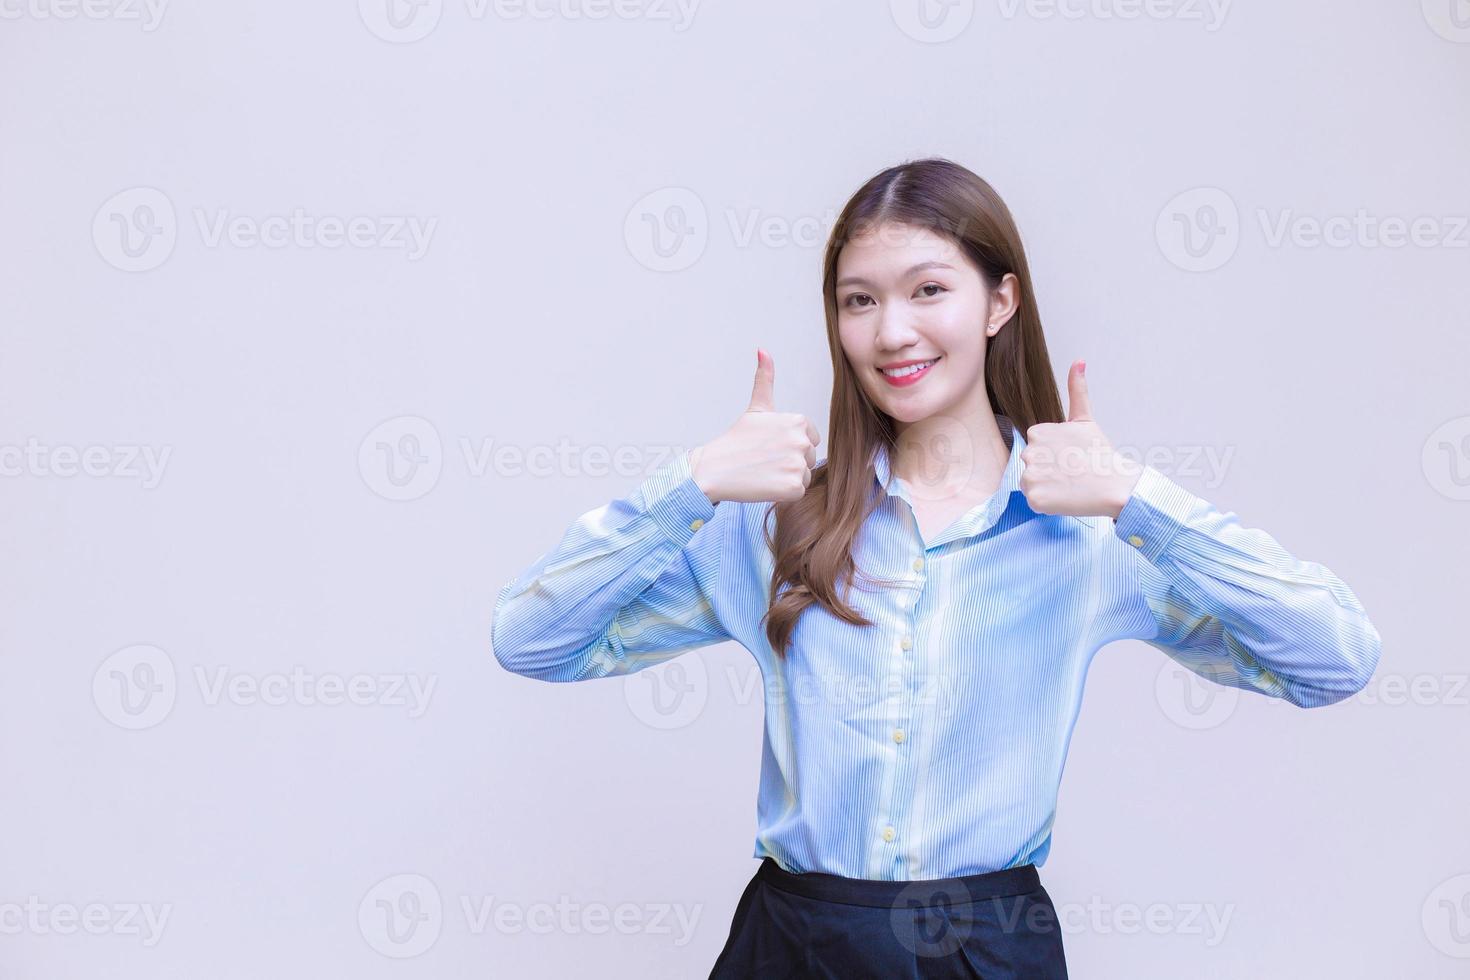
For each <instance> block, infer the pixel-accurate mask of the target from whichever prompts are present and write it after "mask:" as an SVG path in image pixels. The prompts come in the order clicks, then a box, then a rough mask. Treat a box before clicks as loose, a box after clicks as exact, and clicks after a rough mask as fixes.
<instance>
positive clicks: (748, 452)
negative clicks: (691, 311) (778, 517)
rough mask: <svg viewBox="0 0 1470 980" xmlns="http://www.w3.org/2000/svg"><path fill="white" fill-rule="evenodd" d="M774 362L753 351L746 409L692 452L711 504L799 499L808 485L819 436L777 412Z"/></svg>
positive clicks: (803, 421) (800, 420)
mask: <svg viewBox="0 0 1470 980" xmlns="http://www.w3.org/2000/svg"><path fill="white" fill-rule="evenodd" d="M775 388H776V362H775V361H773V360H772V359H771V355H770V354H767V353H766V352H765V351H763V350H757V351H756V368H755V385H754V387H753V388H752V389H751V393H750V404H749V405H748V406H747V407H746V409H745V412H744V414H742V415H741V416H740V417H739V418H738V419H736V420H735V424H734V425H732V426H730V428H729V429H727V430H726V431H725V433H724V434H723V435H721V436H720V437H719V438H717V439H715V440H713V441H711V442H709V443H707V444H705V445H703V446H700V447H699V448H697V449H694V450H692V451H691V452H690V454H689V455H690V463H691V466H692V467H693V475H694V482H695V483H697V484H699V489H701V490H703V491H704V493H705V496H707V497H709V499H710V500H711V502H713V503H719V502H720V501H721V500H743V501H747V502H759V501H767V500H770V501H783V500H799V499H800V498H801V496H802V495H803V494H805V493H806V488H807V487H808V486H809V485H810V484H811V482H812V469H813V468H814V467H815V466H816V465H817V443H818V442H820V441H821V434H820V433H818V432H817V427H816V426H815V425H812V423H811V422H810V421H809V420H808V419H807V417H806V416H805V415H799V414H797V413H795V412H778V411H776V393H775Z"/></svg>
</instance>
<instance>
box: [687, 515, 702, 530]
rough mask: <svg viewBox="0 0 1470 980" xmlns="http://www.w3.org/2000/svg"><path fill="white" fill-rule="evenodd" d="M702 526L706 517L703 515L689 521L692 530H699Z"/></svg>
mask: <svg viewBox="0 0 1470 980" xmlns="http://www.w3.org/2000/svg"><path fill="white" fill-rule="evenodd" d="M702 527H704V518H703V517H697V518H695V519H694V520H692V521H690V522H689V530H691V531H698V530H699V529H700V528H702Z"/></svg>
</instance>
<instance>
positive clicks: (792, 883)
mask: <svg viewBox="0 0 1470 980" xmlns="http://www.w3.org/2000/svg"><path fill="white" fill-rule="evenodd" d="M755 876H756V878H757V879H758V880H760V881H763V882H765V883H766V884H768V885H770V886H771V887H773V888H779V889H781V890H782V891H784V892H790V893H792V894H794V895H801V896H803V897H805V898H814V899H817V900H819V901H823V902H838V903H841V904H843V905H867V906H870V907H872V908H919V907H932V906H936V905H962V904H964V903H965V902H974V901H980V900H983V899H987V898H1006V897H1009V896H1012V895H1025V894H1028V893H1030V892H1034V891H1036V890H1037V889H1039V888H1040V887H1041V875H1040V874H1038V873H1037V871H1036V865H1034V864H1021V865H1017V866H1016V867H1014V868H1004V869H1002V870H1000V871H987V872H985V873H984V874H975V875H964V876H962V877H958V878H920V879H918V880H915V881H879V880H876V879H872V878H844V877H842V876H841V875H833V874H826V873H824V872H820V871H804V872H801V873H800V874H797V873H795V872H791V871H787V870H785V869H784V868H782V867H781V866H780V865H779V864H777V863H776V861H775V859H774V858H772V857H771V856H770V855H766V856H765V857H763V858H762V859H761V866H760V868H759V869H758V870H757V871H756V873H755Z"/></svg>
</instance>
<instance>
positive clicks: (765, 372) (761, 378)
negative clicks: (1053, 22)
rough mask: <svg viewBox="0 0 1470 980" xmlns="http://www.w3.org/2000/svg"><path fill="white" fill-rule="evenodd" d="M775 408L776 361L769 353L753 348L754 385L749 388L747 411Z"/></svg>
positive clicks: (762, 410)
mask: <svg viewBox="0 0 1470 980" xmlns="http://www.w3.org/2000/svg"><path fill="white" fill-rule="evenodd" d="M775 410H776V362H775V361H774V360H772V359H771V355H770V354H767V353H766V352H765V351H763V350H761V349H760V348H759V347H757V348H756V349H755V385H754V387H752V388H751V390H750V406H749V407H748V408H747V409H746V411H747V412H774V411H775Z"/></svg>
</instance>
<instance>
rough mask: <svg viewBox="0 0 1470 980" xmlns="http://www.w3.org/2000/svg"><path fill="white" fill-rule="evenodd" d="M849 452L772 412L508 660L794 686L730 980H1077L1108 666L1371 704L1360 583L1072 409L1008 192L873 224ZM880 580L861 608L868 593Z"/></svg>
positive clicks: (1084, 402)
mask: <svg viewBox="0 0 1470 980" xmlns="http://www.w3.org/2000/svg"><path fill="white" fill-rule="evenodd" d="M822 291H823V295H824V297H825V300H826V316H827V339H828V343H829V346H830V349H831V354H832V369H833V379H834V380H833V388H832V401H831V415H830V429H829V431H830V434H831V447H832V448H831V452H830V455H829V456H827V457H824V458H822V459H820V460H819V459H818V458H817V457H816V447H817V444H818V442H819V436H818V433H817V431H816V429H815V428H814V427H813V426H812V424H811V423H810V422H809V421H807V420H806V419H805V418H803V417H802V416H800V415H797V414H793V413H785V412H780V411H778V410H777V409H776V403H775V397H774V394H773V391H774V365H773V364H772V362H771V359H770V357H769V355H767V354H765V353H764V352H763V351H758V352H757V370H756V381H755V389H754V393H753V395H752V398H751V401H750V405H749V406H748V408H747V410H746V411H745V413H744V414H742V415H741V416H740V418H739V419H738V420H737V421H736V422H735V424H734V425H733V426H731V428H730V429H729V430H728V431H727V432H725V433H724V434H723V435H721V436H719V437H718V438H716V439H714V440H712V441H710V442H709V443H707V444H705V445H703V446H700V447H699V448H697V449H695V450H693V451H691V452H689V453H687V454H681V455H679V456H678V457H676V458H675V459H673V460H672V461H671V462H669V463H668V464H667V465H665V466H664V467H662V468H661V469H659V470H658V471H657V472H655V473H654V474H653V475H651V476H650V477H648V478H647V479H646V480H645V481H644V482H643V483H642V485H641V486H640V487H638V488H637V489H636V490H635V491H634V492H633V493H632V494H630V495H628V496H626V497H623V498H621V499H618V500H614V501H613V502H611V503H610V504H608V505H607V506H605V507H601V508H598V509H597V510H594V511H592V512H590V513H587V514H584V515H583V516H582V517H581V518H579V519H578V520H577V521H575V522H573V524H572V525H571V527H570V528H569V529H568V530H567V532H566V534H565V536H564V537H563V538H562V540H561V543H560V544H559V545H558V546H557V547H556V548H555V549H554V550H552V551H550V552H549V553H547V554H545V555H543V556H542V558H541V559H540V560H538V561H537V562H536V563H535V564H534V565H533V566H532V567H531V568H529V569H528V570H527V571H525V572H524V573H523V574H521V575H520V576H519V577H517V578H516V579H515V580H514V581H512V582H510V583H509V584H507V585H506V587H505V588H504V589H503V590H502V591H501V593H500V595H499V598H498V600H497V602H496V612H495V620H494V624H493V626H492V642H493V645H494V648H495V653H496V657H497V659H498V660H499V661H500V663H501V664H503V665H504V666H505V667H506V668H507V669H509V670H511V671H514V672H516V673H518V674H522V675H524V676H527V677H534V678H540V679H543V680H548V681H575V680H588V679H591V678H596V677H607V676H612V675H621V674H629V673H632V672H634V671H638V670H642V669H644V668H647V667H650V666H652V665H654V664H657V663H662V662H664V661H666V660H669V659H670V658H672V657H674V656H676V655H678V654H680V653H683V652H685V651H688V650H691V649H694V648H696V647H701V646H704V645H707V644H711V643H716V642H719V641H722V640H732V639H733V640H735V641H737V642H739V643H740V644H741V645H742V646H744V647H745V648H746V649H747V650H749V651H750V652H751V654H752V655H753V656H754V657H755V659H756V661H757V663H758V664H759V666H760V668H761V671H762V675H763V678H764V685H765V693H766V699H767V702H766V720H765V735H764V744H763V755H762V760H761V777H760V793H759V800H758V806H757V818H758V830H757V834H756V839H755V851H754V855H755V856H756V857H758V858H761V859H762V860H761V865H760V867H759V869H758V870H757V872H756V874H755V875H754V877H752V878H751V880H750V883H749V884H748V885H747V887H746V889H745V891H744V893H743V894H742V895H741V897H740V901H739V904H738V906H737V908H736V911H735V915H734V918H733V921H732V922H731V926H730V932H729V937H728V939H727V941H726V943H725V947H724V950H723V951H722V952H721V954H720V956H719V959H718V960H717V962H716V963H715V965H714V970H713V973H712V974H711V976H713V977H761V978H777V977H843V978H850V977H910V976H923V977H950V976H953V977H972V976H983V977H986V978H996V977H1025V978H1028V980H1038V978H1041V980H1045V978H1053V977H1065V976H1066V975H1067V973H1066V965H1065V959H1064V955H1063V947H1062V939H1061V934H1060V928H1059V924H1058V922H1057V916H1056V911H1055V908H1054V906H1053V905H1052V902H1051V898H1050V896H1049V895H1048V894H1047V892H1046V890H1045V888H1044V887H1042V884H1041V882H1040V880H1039V876H1038V873H1037V869H1038V868H1039V867H1040V866H1041V865H1042V864H1043V863H1045V860H1046V857H1047V853H1048V851H1049V850H1050V846H1051V827H1052V822H1053V819H1054V817H1055V811H1056V799H1057V791H1058V788H1059V785H1060V781H1061V775H1062V768H1063V764H1064V761H1065V758H1066V753H1067V746H1068V742H1069V740H1070V737H1071V733H1072V729H1073V725H1074V724H1075V722H1076V718H1077V712H1078V709H1079V707H1080V704H1081V700H1082V693H1083V681H1084V679H1085V677H1086V674H1087V669H1088V666H1089V664H1090V663H1091V660H1092V658H1093V656H1094V655H1095V654H1096V653H1097V652H1098V650H1099V649H1101V648H1102V647H1103V646H1105V645H1106V644H1108V643H1111V642H1112V641H1114V640H1121V639H1126V638H1136V639H1141V640H1144V641H1146V642H1148V643H1150V644H1152V645H1154V646H1156V647H1158V648H1159V649H1161V650H1163V651H1165V652H1166V653H1167V654H1169V655H1170V656H1171V657H1173V658H1175V659H1176V660H1178V661H1179V662H1180V663H1182V664H1183V665H1184V666H1186V667H1187V668H1189V669H1190V670H1193V671H1194V672H1196V673H1197V674H1200V675H1202V676H1205V677H1209V678H1211V679H1213V680H1215V681H1216V682H1218V683H1221V684H1226V685H1230V686H1233V687H1237V688H1241V689H1245V690H1253V691H1257V692H1259V693H1262V694H1266V695H1269V696H1272V697H1279V698H1283V699H1285V700H1287V701H1289V702H1291V703H1292V704H1296V705H1300V706H1302V707H1313V706H1318V705H1326V704H1331V703H1333V702H1336V701H1339V700H1342V699H1343V698H1346V697H1348V696H1349V695H1351V694H1353V693H1355V692H1356V691H1358V690H1360V689H1361V688H1362V687H1363V686H1364V685H1365V684H1366V683H1367V681H1368V679H1369V677H1370V676H1371V675H1372V673H1373V670H1374V668H1375V666H1376V665H1377V662H1378V656H1379V637H1378V633H1377V631H1376V630H1375V629H1374V627H1373V625H1372V624H1371V623H1370V622H1369V620H1368V617H1367V615H1366V614H1365V612H1364V610H1363V607H1362V605H1361V604H1360V603H1359V602H1358V600H1357V598H1356V597H1355V596H1354V594H1353V593H1352V592H1351V591H1350V590H1349V589H1348V587H1347V586H1346V585H1345V584H1344V583H1343V582H1342V581H1341V580H1340V579H1339V578H1337V577H1336V576H1335V575H1334V574H1333V573H1332V572H1330V571H1329V570H1328V569H1326V568H1324V567H1323V566H1321V565H1318V564H1315V563H1310V562H1304V561H1300V560H1298V559H1296V558H1294V557H1293V556H1291V555H1290V554H1288V553H1287V552H1286V551H1285V550H1284V549H1282V547H1281V546H1280V545H1279V544H1278V543H1277V542H1276V541H1275V540H1274V539H1273V538H1272V537H1271V536H1269V535H1268V534H1266V533H1265V532H1264V531H1261V530H1256V529H1250V528H1246V527H1243V526H1241V524H1240V523H1239V522H1238V521H1237V519H1236V517H1235V515H1234V514H1233V513H1228V512H1227V513H1222V512H1220V511H1219V510H1217V509H1215V507H1214V506H1213V505H1211V504H1210V503H1209V502H1208V501H1206V500H1204V499H1202V498H1200V497H1197V496H1195V495H1194V494H1192V493H1190V492H1189V491H1187V490H1185V489H1184V488H1183V487H1181V486H1179V485H1178V484H1176V483H1174V482H1173V481H1172V480H1170V479H1169V478H1168V477H1166V476H1164V475H1163V474H1162V473H1160V472H1159V471H1158V470H1156V469H1154V468H1152V467H1147V466H1139V465H1137V464H1134V463H1132V462H1130V461H1128V460H1126V459H1124V458H1123V457H1121V456H1119V455H1117V454H1115V453H1114V451H1113V447H1112V444H1111V442H1109V441H1108V439H1107V437H1106V435H1104V433H1103V431H1102V429H1101V428H1100V427H1099V425H1098V423H1097V422H1096V421H1095V420H1094V419H1093V417H1092V413H1091V406H1090V403H1089V399H1088V392H1087V386H1086V380H1085V377H1084V375H1083V370H1084V368H1085V365H1084V364H1083V363H1082V362H1077V363H1075V364H1073V365H1072V369H1071V371H1070V373H1069V376H1068V388H1069V399H1068V401H1069V404H1068V411H1067V413H1066V414H1064V413H1063V410H1062V405H1061V402H1060V399H1059V397H1058V392H1057V388H1056V384H1055V382H1054V381H1053V377H1052V372H1051V364H1050V361H1049V358H1048V356H1047V351H1046V343H1045V340H1044V338H1043V335H1042V329H1041V319H1040V316H1039V314H1038V311H1037V304H1036V299H1035V296H1034V294H1033V292H1032V286H1031V277H1030V274H1029V271H1028V269H1027V264H1026V257H1025V254H1024V252H1023V250H1022V247H1021V241H1020V236H1019V234H1018V233H1017V231H1016V227H1015V224H1014V222H1013V221H1012V219H1011V215H1010V213H1009V211H1008V210H1007V208H1006V206H1005V204H1004V203H1003V202H1002V201H1001V199H1000V198H999V197H998V196H997V195H996V193H995V191H994V190H993V189H992V188H991V187H990V185H989V184H987V183H986V182H985V181H984V180H982V179H981V178H979V177H978V176H976V175H975V174H973V173H971V172H970V171H969V170H967V169H965V168H964V167H961V166H959V165H958V164H955V163H953V162H950V161H948V160H943V159H929V160H920V161H917V162H912V163H906V164H903V165H901V166H896V167H893V168H891V169H888V170H885V171H883V172H882V173H879V174H878V175H876V176H875V177H873V178H872V179H871V180H869V181H868V182H867V183H866V184H865V185H864V186H863V187H862V188H860V189H859V190H858V191H857V193H856V194H855V195H854V196H853V198H852V199H851V200H850V201H849V202H848V204H847V205H846V207H845V208H844V209H843V211H842V213H841V214H840V215H839V217H838V220H837V223H836V225H835V226H834V228H833V230H832V235H831V239H830V241H829V242H828V246H827V252H826V261H825V266H824V275H823V283H822ZM854 585H857V588H856V589H854V588H853V586H854Z"/></svg>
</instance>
